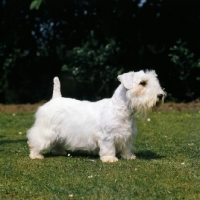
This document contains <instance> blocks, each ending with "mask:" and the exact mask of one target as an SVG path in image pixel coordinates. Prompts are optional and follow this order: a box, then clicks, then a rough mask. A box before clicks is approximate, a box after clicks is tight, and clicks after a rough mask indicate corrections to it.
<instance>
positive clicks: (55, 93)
mask: <svg viewBox="0 0 200 200" xmlns="http://www.w3.org/2000/svg"><path fill="white" fill-rule="evenodd" d="M53 83H54V85H53V96H52V99H54V98H57V97H62V95H61V92H60V81H59V79H58V77H54V79H53Z"/></svg>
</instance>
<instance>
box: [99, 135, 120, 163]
mask: <svg viewBox="0 0 200 200" xmlns="http://www.w3.org/2000/svg"><path fill="white" fill-rule="evenodd" d="M99 147H100V152H99V155H100V159H101V161H102V162H116V161H118V158H117V157H116V149H115V144H114V139H113V138H109V139H108V138H104V139H100V140H99Z"/></svg>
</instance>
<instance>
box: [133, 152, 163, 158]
mask: <svg viewBox="0 0 200 200" xmlns="http://www.w3.org/2000/svg"><path fill="white" fill-rule="evenodd" d="M135 155H136V157H137V158H138V159H144V160H158V159H162V158H165V157H166V156H163V155H159V154H157V153H155V152H152V151H149V150H146V151H138V152H137V153H135Z"/></svg>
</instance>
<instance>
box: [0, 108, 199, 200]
mask: <svg viewBox="0 0 200 200" xmlns="http://www.w3.org/2000/svg"><path fill="white" fill-rule="evenodd" d="M33 121H34V118H33V113H21V114H8V113H7V114H4V113H1V114H0V199H92V200H95V199H127V200H128V199H134V200H135V199H136V200H137V199H159V200H160V199H186V200H188V199H197V200H198V199H200V113H199V112H198V111H194V112H192V111H191V112H161V113H160V112H157V113H153V114H152V115H151V116H150V118H149V119H148V120H145V121H139V120H138V124H137V125H138V132H139V133H138V136H137V138H136V141H135V147H136V150H135V153H136V156H137V159H136V160H130V161H127V160H121V159H120V160H119V161H118V162H116V163H102V162H101V161H100V160H99V158H98V157H94V156H86V155H79V154H73V153H70V155H67V156H57V157H56V156H52V155H51V153H49V151H46V152H44V154H45V159H44V160H30V159H29V157H28V154H29V150H28V146H27V139H26V131H27V129H28V128H30V126H31V125H32V123H33Z"/></svg>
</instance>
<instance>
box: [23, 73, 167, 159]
mask: <svg viewBox="0 0 200 200" xmlns="http://www.w3.org/2000/svg"><path fill="white" fill-rule="evenodd" d="M117 78H118V80H119V81H120V83H121V84H120V85H119V86H118V88H117V89H116V90H115V92H114V94H113V96H112V97H111V98H109V99H102V100H100V101H97V102H89V101H79V100H76V99H71V98H63V97H62V96H61V93H60V82H59V79H58V78H57V77H55V78H54V89H53V97H52V99H51V100H50V101H49V102H47V103H46V104H44V105H43V106H41V107H40V108H39V109H38V111H37V112H36V115H35V117H36V120H35V123H34V125H33V126H32V128H30V129H29V130H28V133H27V137H28V144H29V147H30V158H31V159H36V158H38V159H42V158H44V157H43V155H42V154H41V152H42V150H44V149H46V148H49V147H50V148H51V150H52V152H53V153H54V154H56V155H65V154H66V151H65V147H67V148H68V149H69V150H72V151H74V150H83V151H87V152H90V153H95V154H99V156H100V159H101V160H102V161H103V162H116V161H117V160H118V158H117V157H116V155H119V156H120V157H121V158H124V159H135V158H136V156H135V155H134V154H133V152H132V151H133V139H134V138H135V136H136V133H137V127H136V120H135V117H136V116H140V117H145V116H146V115H147V114H148V113H149V112H151V111H152V110H153V109H154V108H156V107H157V106H159V105H160V104H161V103H162V102H163V100H164V97H165V95H166V93H165V92H164V91H163V89H162V88H161V87H160V84H159V81H158V79H157V75H156V73H155V71H153V70H151V71H146V72H144V71H139V72H129V73H125V74H122V75H119V76H118V77H117Z"/></svg>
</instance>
